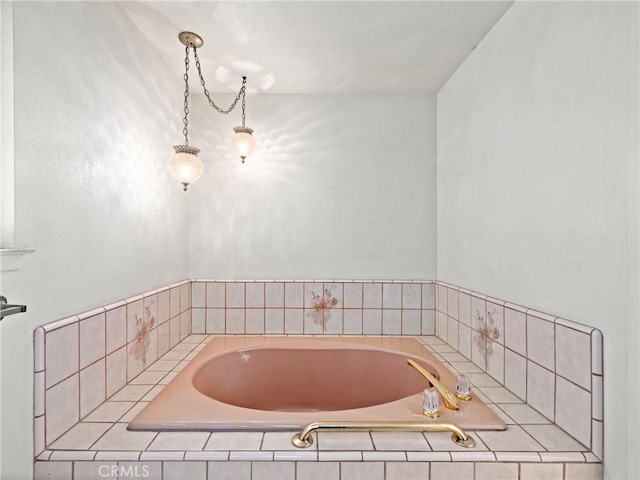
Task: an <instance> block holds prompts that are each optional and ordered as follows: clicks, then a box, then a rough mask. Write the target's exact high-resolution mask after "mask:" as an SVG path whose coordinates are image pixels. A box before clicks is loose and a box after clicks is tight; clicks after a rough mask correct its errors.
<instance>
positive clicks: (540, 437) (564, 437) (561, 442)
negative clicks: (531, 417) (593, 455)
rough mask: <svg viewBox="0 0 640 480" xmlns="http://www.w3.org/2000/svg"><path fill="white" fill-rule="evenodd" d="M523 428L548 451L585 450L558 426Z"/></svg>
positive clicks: (525, 426)
mask: <svg viewBox="0 0 640 480" xmlns="http://www.w3.org/2000/svg"><path fill="white" fill-rule="evenodd" d="M522 428H524V429H525V430H526V431H527V432H528V433H529V435H531V436H532V437H533V438H535V439H536V441H537V442H538V443H540V444H541V445H542V446H543V447H544V448H546V449H547V450H550V451H560V452H568V451H582V450H585V447H584V445H581V444H580V443H578V442H577V441H576V440H574V439H573V438H572V437H571V436H570V435H568V434H567V433H565V432H564V431H563V430H562V429H560V428H559V427H557V426H556V425H553V424H546V425H523V426H522Z"/></svg>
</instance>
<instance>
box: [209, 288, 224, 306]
mask: <svg viewBox="0 0 640 480" xmlns="http://www.w3.org/2000/svg"><path fill="white" fill-rule="evenodd" d="M225 286H226V284H225V283H224V282H207V308H224V307H225Z"/></svg>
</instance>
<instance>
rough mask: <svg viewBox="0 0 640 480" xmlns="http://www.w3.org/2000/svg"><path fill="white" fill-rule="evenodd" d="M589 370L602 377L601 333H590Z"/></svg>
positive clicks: (597, 331)
mask: <svg viewBox="0 0 640 480" xmlns="http://www.w3.org/2000/svg"><path fill="white" fill-rule="evenodd" d="M591 368H592V373H595V374H597V375H602V332H601V331H600V330H594V331H593V332H591Z"/></svg>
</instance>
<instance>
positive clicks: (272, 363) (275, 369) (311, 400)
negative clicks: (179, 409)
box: [193, 348, 438, 412]
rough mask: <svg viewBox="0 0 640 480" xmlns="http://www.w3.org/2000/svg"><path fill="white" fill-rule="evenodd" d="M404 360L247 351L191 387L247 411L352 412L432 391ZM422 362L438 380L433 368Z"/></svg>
mask: <svg viewBox="0 0 640 480" xmlns="http://www.w3.org/2000/svg"><path fill="white" fill-rule="evenodd" d="M406 358H407V357H406V355H402V354H397V353H392V352H387V351H382V350H362V349H345V348H327V349H312V350H310V349H300V348H285V349H283V348H280V349H278V348H259V349H246V350H242V351H235V352H229V353H225V354H223V355H220V356H217V357H215V358H213V359H211V360H209V361H207V362H206V363H204V364H203V365H202V366H201V367H200V369H199V370H198V371H197V372H196V373H195V375H194V377H193V385H194V386H195V388H196V389H197V390H198V391H199V392H201V393H203V394H204V395H206V396H208V397H210V398H212V399H215V400H218V401H220V402H223V403H226V404H229V405H234V406H237V407H243V408H252V409H257V410H270V411H279V412H313V411H334V410H349V409H354V408H364V407H371V406H373V405H380V404H383V403H389V402H393V401H395V400H399V399H401V398H404V397H408V396H410V395H414V394H416V393H420V392H422V391H423V390H424V389H425V388H426V387H428V386H429V385H427V382H426V380H425V379H424V377H422V376H421V375H419V374H418V373H417V372H416V371H415V369H413V368H408V366H407V361H406ZM421 363H422V366H423V367H425V368H426V369H427V370H429V371H430V372H431V373H434V374H435V376H436V378H438V374H437V373H436V371H435V368H434V367H433V366H431V365H429V364H427V363H426V362H424V361H421Z"/></svg>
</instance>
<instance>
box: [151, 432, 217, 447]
mask: <svg viewBox="0 0 640 480" xmlns="http://www.w3.org/2000/svg"><path fill="white" fill-rule="evenodd" d="M208 439H209V432H160V433H158V436H157V437H156V438H154V439H153V442H151V445H149V446H148V447H147V450H202V448H203V447H204V445H205V443H206V442H207V440H208Z"/></svg>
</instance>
